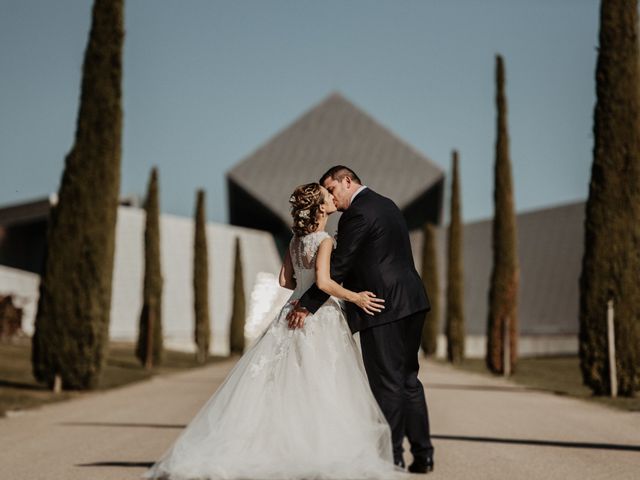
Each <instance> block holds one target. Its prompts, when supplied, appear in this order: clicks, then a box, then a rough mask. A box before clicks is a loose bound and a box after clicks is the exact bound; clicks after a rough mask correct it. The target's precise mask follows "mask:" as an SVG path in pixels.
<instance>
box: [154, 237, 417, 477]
mask: <svg viewBox="0 0 640 480" xmlns="http://www.w3.org/2000/svg"><path fill="white" fill-rule="evenodd" d="M328 236H329V235H328V234H327V233H326V232H316V233H312V234H309V235H306V236H304V237H296V238H294V239H293V240H292V242H291V245H290V252H291V257H292V261H293V266H294V271H295V276H296V281H297V286H296V289H295V291H294V292H293V294H292V296H291V300H295V299H297V298H300V297H301V296H302V294H303V293H304V292H305V291H306V290H307V289H308V288H309V287H310V286H311V285H312V284H313V283H314V282H315V257H316V253H317V250H318V246H319V245H320V242H321V241H322V240H323V239H325V238H327V237H328ZM291 308H292V307H291V305H290V304H289V303H287V305H286V306H285V307H283V309H282V310H281V311H280V313H279V314H278V316H277V317H276V318H275V319H274V320H273V322H272V323H271V324H270V325H269V327H268V328H267V330H266V331H265V332H264V333H263V334H262V336H261V337H260V338H259V339H258V340H257V341H256V342H255V343H254V344H253V346H252V347H251V348H250V349H249V350H248V351H247V352H246V353H245V354H244V355H243V356H242V358H240V360H239V361H238V363H237V364H236V365H235V367H234V368H233V369H232V371H231V372H230V373H229V375H228V377H227V378H226V380H225V381H224V383H223V384H222V385H221V386H220V387H219V388H218V390H217V391H216V393H215V394H213V396H212V397H211V398H210V399H209V400H208V401H207V402H206V403H205V405H204V406H203V407H202V409H201V410H200V411H199V412H198V414H197V415H196V416H195V417H194V418H193V420H192V421H191V422H190V423H189V425H188V426H187V427H186V429H185V430H184V431H183V432H182V434H181V435H180V436H179V437H178V439H177V440H176V442H175V443H174V444H173V445H172V446H171V448H170V449H169V450H168V451H167V452H166V453H165V454H164V455H163V456H162V458H161V459H160V460H159V461H158V462H157V463H155V464H154V465H153V467H152V468H151V469H150V470H148V471H147V472H146V473H145V474H144V475H143V477H144V478H167V479H172V480H174V479H175V480H187V479H188V480H192V479H236V480H237V479H278V480H282V479H305V480H309V479H340V480H349V479H385V480H386V479H389V478H392V477H394V476H396V475H398V473H397V470H396V469H395V467H394V466H393V455H392V447H391V433H390V429H389V426H388V424H387V422H386V421H385V418H384V416H383V414H382V412H381V410H380V408H379V407H378V404H377V403H376V400H375V398H374V397H373V394H372V393H371V390H370V388H369V384H368V382H367V378H366V373H365V370H364V366H363V364H362V359H361V356H360V352H359V350H358V347H357V345H356V343H355V341H354V339H353V337H352V336H351V333H350V331H349V327H348V326H347V323H346V319H345V317H344V313H343V311H342V308H341V305H340V302H339V300H337V299H336V298H334V297H330V298H329V299H328V300H327V302H326V303H325V304H324V305H323V306H322V307H321V308H320V309H319V310H318V311H317V312H316V313H315V314H314V315H310V316H308V317H307V319H306V322H305V325H304V328H302V329H296V330H291V329H289V328H288V326H287V320H286V316H287V314H288V313H289V311H290V310H291ZM402 476H403V477H404V475H402ZM405 478H406V477H405Z"/></svg>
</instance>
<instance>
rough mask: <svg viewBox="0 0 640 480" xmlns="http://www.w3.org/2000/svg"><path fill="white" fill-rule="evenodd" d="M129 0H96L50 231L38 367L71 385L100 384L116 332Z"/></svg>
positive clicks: (45, 376) (36, 346)
mask: <svg viewBox="0 0 640 480" xmlns="http://www.w3.org/2000/svg"><path fill="white" fill-rule="evenodd" d="M123 13H124V4H123V0H96V1H95V3H94V5H93V13H92V15H93V18H92V24H91V30H90V33H89V41H88V45H87V48H86V51H85V56H84V65H83V69H82V87H81V95H80V108H79V112H78V120H77V125H76V134H75V142H74V145H73V147H72V148H71V151H70V152H69V154H68V155H67V157H66V159H65V168H64V173H63V174H62V181H61V184H60V189H59V192H58V203H57V205H56V206H55V207H53V208H52V210H51V213H50V216H49V226H48V232H47V255H46V260H45V266H44V273H43V276H42V279H41V283H40V298H39V300H38V312H37V315H36V322H35V334H34V336H33V338H32V365H33V374H34V376H35V377H36V379H38V381H40V382H44V383H47V384H48V385H49V386H53V385H54V383H55V380H56V377H57V378H58V379H60V381H61V385H62V387H63V388H66V389H88V388H94V387H95V386H97V384H98V382H99V378H100V372H101V370H102V366H103V363H104V357H105V351H106V348H107V344H108V335H109V315H110V308H111V278H112V273H113V254H114V244H115V226H116V216H117V210H118V196H119V191H120V156H121V137H122V108H121V96H122V93H121V78H122V47H123V43H124V27H123Z"/></svg>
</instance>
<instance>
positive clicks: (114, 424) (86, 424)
mask: <svg viewBox="0 0 640 480" xmlns="http://www.w3.org/2000/svg"><path fill="white" fill-rule="evenodd" d="M58 425H65V426H72V427H125V428H130V427H134V428H185V427H186V425H178V424H172V423H117V422H63V423H59V424H58Z"/></svg>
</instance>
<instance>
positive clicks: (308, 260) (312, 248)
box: [289, 231, 331, 299]
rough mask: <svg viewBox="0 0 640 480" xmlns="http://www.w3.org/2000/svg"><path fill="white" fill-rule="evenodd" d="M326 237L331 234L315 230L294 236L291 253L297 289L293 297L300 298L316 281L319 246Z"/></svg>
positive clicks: (290, 247) (290, 246)
mask: <svg viewBox="0 0 640 480" xmlns="http://www.w3.org/2000/svg"><path fill="white" fill-rule="evenodd" d="M325 238H331V236H330V235H329V234H328V233H327V232H325V231H321V232H313V233H309V234H307V235H304V236H300V237H297V236H296V237H293V238H292V239H291V243H290V244H289V253H290V254H291V262H292V263H293V271H294V274H295V277H296V289H295V290H294V292H293V294H292V295H291V298H292V299H297V298H300V297H301V296H302V295H303V294H304V292H306V291H307V290H308V289H309V287H311V286H312V285H313V284H314V283H315V281H316V256H317V254H318V248H319V247H320V244H321V243H322V241H323V240H324V239H325Z"/></svg>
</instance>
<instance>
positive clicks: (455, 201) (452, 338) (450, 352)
mask: <svg viewBox="0 0 640 480" xmlns="http://www.w3.org/2000/svg"><path fill="white" fill-rule="evenodd" d="M461 217H462V216H461V213H460V180H459V177H458V152H457V151H455V150H454V151H453V168H452V173H451V223H450V224H449V230H448V247H449V248H448V255H447V262H448V264H447V322H446V334H447V357H448V359H449V361H450V362H452V363H460V362H461V361H462V360H463V359H464V341H465V328H464V299H463V295H464V284H463V274H462V218H461Z"/></svg>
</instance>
